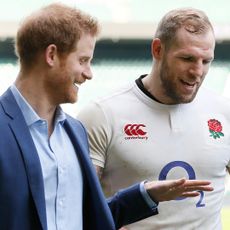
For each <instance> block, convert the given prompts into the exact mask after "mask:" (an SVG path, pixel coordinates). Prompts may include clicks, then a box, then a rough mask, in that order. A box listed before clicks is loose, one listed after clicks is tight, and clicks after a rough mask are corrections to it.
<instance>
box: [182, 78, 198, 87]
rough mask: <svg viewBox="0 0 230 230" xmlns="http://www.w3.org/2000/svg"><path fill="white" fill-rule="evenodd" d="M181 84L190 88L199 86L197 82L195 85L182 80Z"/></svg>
mask: <svg viewBox="0 0 230 230" xmlns="http://www.w3.org/2000/svg"><path fill="white" fill-rule="evenodd" d="M181 82H182V83H183V84H184V85H185V86H188V87H191V88H192V87H195V85H196V84H197V83H196V82H195V83H189V82H186V81H183V80H181Z"/></svg>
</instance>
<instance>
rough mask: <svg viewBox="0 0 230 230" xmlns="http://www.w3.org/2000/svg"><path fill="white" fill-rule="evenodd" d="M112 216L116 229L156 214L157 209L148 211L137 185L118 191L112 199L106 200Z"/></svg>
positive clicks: (148, 208)
mask: <svg viewBox="0 0 230 230" xmlns="http://www.w3.org/2000/svg"><path fill="white" fill-rule="evenodd" d="M107 202H108V205H109V207H110V210H111V212H112V215H113V219H114V222H115V225H116V229H118V228H120V227H122V226H124V225H127V224H131V223H133V222H136V221H139V220H142V219H145V218H147V217H150V216H153V215H156V214H158V210H157V209H154V210H152V209H150V207H149V206H148V205H147V203H146V202H145V200H144V199H143V197H142V195H141V192H140V188H139V184H135V185H132V186H131V187H129V188H126V189H123V190H119V191H118V192H117V193H116V194H115V195H114V196H113V197H110V198H108V199H107Z"/></svg>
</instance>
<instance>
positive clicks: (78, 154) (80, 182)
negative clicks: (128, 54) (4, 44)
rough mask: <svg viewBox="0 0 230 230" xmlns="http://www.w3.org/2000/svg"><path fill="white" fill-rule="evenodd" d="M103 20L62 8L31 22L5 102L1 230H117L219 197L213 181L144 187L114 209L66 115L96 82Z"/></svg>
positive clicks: (1, 102) (114, 200) (0, 123)
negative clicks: (205, 195) (206, 196)
mask: <svg viewBox="0 0 230 230" xmlns="http://www.w3.org/2000/svg"><path fill="white" fill-rule="evenodd" d="M98 29H99V28H98V23H97V20H95V19H94V18H92V17H91V16H89V15H87V14H85V13H83V12H81V11H80V10H78V9H75V8H72V7H68V6H65V5H62V4H51V5H48V6H46V7H44V8H42V9H40V10H38V11H36V12H34V13H33V14H31V15H30V16H29V17H27V18H26V19H25V20H24V21H23V23H22V24H21V25H20V27H19V29H18V32H17V36H16V44H15V46H16V53H17V55H18V58H19V63H20V64H19V73H18V76H17V78H16V81H15V83H14V84H13V85H12V86H11V87H10V88H9V89H8V90H7V91H6V92H5V93H4V94H3V95H2V96H1V97H0V127H1V138H0V228H1V229H7V230H17V229H23V230H31V229H33V230H40V229H42V230H47V229H49V230H57V229H68V230H81V229H85V230H102V229H106V230H114V229H117V228H118V227H121V226H122V225H124V224H128V223H131V222H134V221H137V220H139V219H143V218H146V217H149V216H152V215H155V214H157V208H156V207H153V206H151V205H152V203H154V201H155V202H156V203H158V202H160V201H166V200H171V199H175V198H176V197H177V196H181V195H182V196H184V197H194V196H197V195H199V193H198V192H197V191H196V190H197V189H201V190H203V191H212V190H213V188H212V187H211V186H209V184H210V182H208V181H203V180H202V181H198V180H197V181H191V180H185V179H184V178H182V179H179V180H173V181H164V182H162V181H158V182H146V183H144V182H142V183H137V184H135V185H133V186H131V187H129V188H127V189H125V190H122V191H120V192H118V193H117V194H116V195H115V196H114V197H111V198H110V199H108V200H107V201H106V200H105V198H104V196H103V192H102V190H101V186H100V183H99V181H98V178H97V176H96V173H95V170H94V168H93V166H92V162H91V160H90V158H89V153H88V140H87V135H86V131H85V129H84V127H83V126H82V124H81V123H80V122H79V121H77V120H76V119H74V118H72V117H70V116H69V115H67V114H66V113H64V111H63V110H62V109H61V107H60V104H62V103H74V102H75V101H76V100H77V95H78V90H79V86H80V85H81V84H83V83H84V82H85V81H86V80H90V79H91V78H92V73H91V66H90V64H91V60H92V58H93V52H94V47H95V42H96V37H97V34H98Z"/></svg>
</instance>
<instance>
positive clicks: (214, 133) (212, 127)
mask: <svg viewBox="0 0 230 230" xmlns="http://www.w3.org/2000/svg"><path fill="white" fill-rule="evenodd" d="M208 127H209V132H210V133H211V134H210V137H213V138H214V139H216V138H220V137H221V136H224V134H223V133H222V129H223V128H222V125H221V123H220V122H219V121H218V120H216V119H210V120H209V121H208Z"/></svg>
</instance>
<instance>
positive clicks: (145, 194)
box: [140, 180, 158, 210]
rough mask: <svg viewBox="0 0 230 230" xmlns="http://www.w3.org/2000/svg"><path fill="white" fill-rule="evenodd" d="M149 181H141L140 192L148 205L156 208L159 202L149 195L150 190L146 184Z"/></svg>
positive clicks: (153, 208)
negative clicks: (147, 189)
mask: <svg viewBox="0 0 230 230" xmlns="http://www.w3.org/2000/svg"><path fill="white" fill-rule="evenodd" d="M146 182H148V181H147V180H145V181H142V182H141V183H140V192H141V195H142V196H143V198H144V200H145V202H146V203H147V205H148V206H149V208H150V209H152V210H155V209H156V208H157V206H158V202H155V201H154V200H152V198H151V197H150V196H149V194H148V192H147V191H146V189H145V186H144V184H145V183H146Z"/></svg>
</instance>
